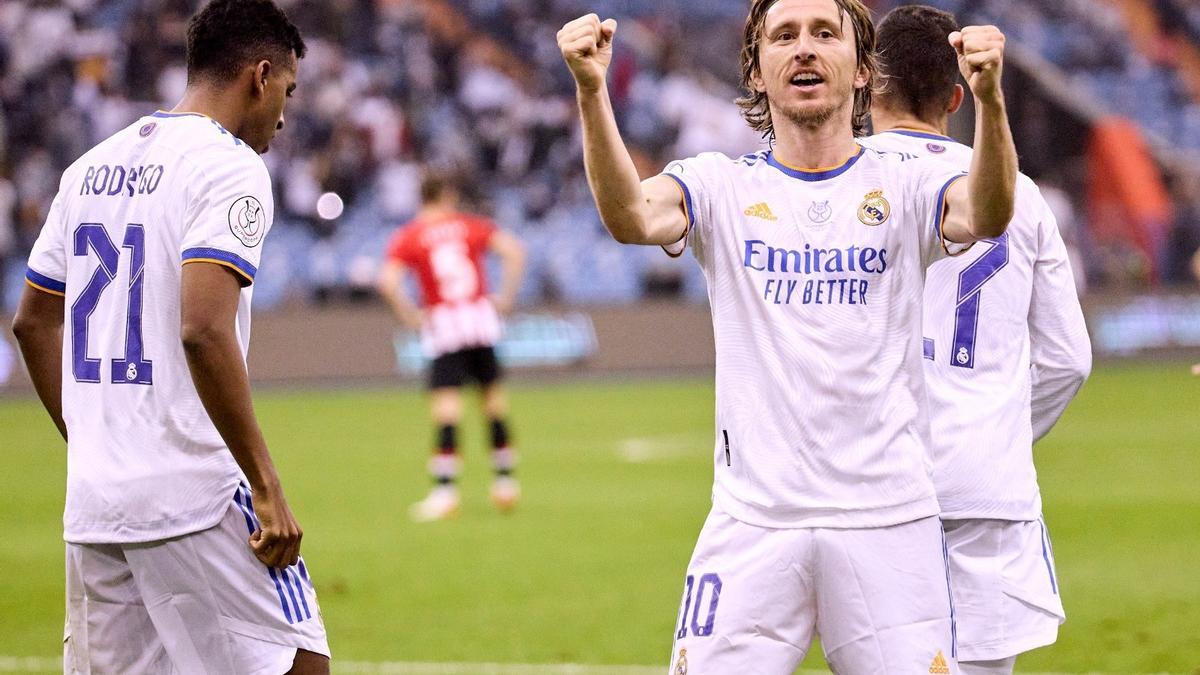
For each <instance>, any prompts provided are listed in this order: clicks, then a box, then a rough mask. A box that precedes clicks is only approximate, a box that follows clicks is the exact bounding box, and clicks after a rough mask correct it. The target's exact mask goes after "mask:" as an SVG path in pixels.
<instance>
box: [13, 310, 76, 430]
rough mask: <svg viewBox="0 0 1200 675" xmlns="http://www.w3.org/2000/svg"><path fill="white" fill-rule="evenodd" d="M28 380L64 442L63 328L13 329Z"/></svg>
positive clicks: (38, 326)
mask: <svg viewBox="0 0 1200 675" xmlns="http://www.w3.org/2000/svg"><path fill="white" fill-rule="evenodd" d="M13 332H14V333H15V334H16V336H17V343H18V344H19V345H20V348H21V356H22V357H23V358H24V359H25V366H26V368H28V369H29V379H31V380H33V388H34V390H35V391H37V395H38V398H39V399H41V401H42V405H43V406H44V407H45V408H46V412H47V413H49V415H50V419H52V420H53V421H54V426H56V427H58V433H60V434H62V437H63V440H66V438H67V425H66V423H65V422H64V421H63V416H62V339H63V338H62V326H61V325H58V326H50V325H36V326H14V330H13Z"/></svg>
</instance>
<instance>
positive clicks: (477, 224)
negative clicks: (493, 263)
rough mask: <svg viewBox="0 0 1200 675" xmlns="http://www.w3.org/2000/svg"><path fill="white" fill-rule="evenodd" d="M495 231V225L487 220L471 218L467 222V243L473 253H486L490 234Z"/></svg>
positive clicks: (490, 237)
mask: <svg viewBox="0 0 1200 675" xmlns="http://www.w3.org/2000/svg"><path fill="white" fill-rule="evenodd" d="M495 231H496V223H494V222H492V221H491V220H488V219H487V218H471V219H470V220H468V221H467V243H468V246H469V248H470V249H471V250H472V251H474V252H477V253H478V252H482V251H486V250H487V247H488V242H490V241H491V240H492V233H494V232H495Z"/></svg>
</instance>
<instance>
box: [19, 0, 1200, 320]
mask: <svg viewBox="0 0 1200 675" xmlns="http://www.w3.org/2000/svg"><path fill="white" fill-rule="evenodd" d="M932 1H933V3H934V4H937V5H939V6H942V7H943V8H945V9H949V10H951V11H956V12H959V13H960V15H961V16H962V17H963V18H964V20H965V21H967V22H971V21H989V22H995V23H998V24H999V25H1001V26H1002V27H1003V28H1004V29H1005V30H1006V31H1008V32H1009V35H1010V37H1011V38H1012V39H1013V40H1014V41H1020V42H1021V43H1022V44H1023V45H1026V46H1027V47H1029V48H1032V49H1034V50H1036V51H1038V52H1039V53H1041V54H1042V56H1043V57H1044V58H1046V59H1047V60H1049V61H1051V62H1053V63H1055V64H1057V65H1058V66H1059V67H1060V68H1064V69H1065V70H1066V71H1067V72H1068V73H1069V74H1070V76H1071V77H1072V78H1073V79H1078V80H1079V82H1081V83H1082V84H1083V85H1085V86H1088V87H1092V89H1093V91H1095V92H1096V96H1097V99H1098V100H1101V101H1103V102H1104V103H1105V104H1106V105H1107V106H1111V108H1112V109H1113V110H1114V111H1115V112H1119V113H1123V114H1126V115H1134V116H1137V115H1140V117H1139V119H1141V121H1142V123H1143V124H1144V125H1146V127H1147V128H1148V129H1149V130H1151V131H1155V130H1158V131H1159V133H1162V132H1163V130H1165V131H1166V132H1169V133H1170V137H1171V138H1172V140H1173V141H1177V142H1178V143H1179V145H1181V146H1186V145H1188V144H1189V143H1190V144H1192V145H1193V146H1194V147H1196V148H1200V107H1198V106H1197V105H1196V102H1195V101H1194V100H1191V99H1190V98H1189V92H1188V90H1187V88H1186V87H1185V86H1184V85H1183V84H1182V82H1183V80H1182V79H1181V77H1180V76H1179V74H1178V72H1176V71H1177V70H1178V66H1177V64H1175V63H1174V62H1173V61H1172V60H1171V59H1166V60H1165V61H1164V60H1153V59H1149V58H1147V57H1145V56H1143V55H1141V54H1139V53H1137V51H1136V50H1134V49H1131V48H1130V47H1129V44H1130V37H1129V35H1128V33H1127V26H1125V23H1124V21H1125V20H1124V18H1123V16H1122V13H1121V12H1120V11H1119V10H1118V9H1117V8H1115V6H1110V5H1107V4H1104V3H1095V2H1092V1H1091V0H1063V2H1059V3H1046V2H1040V1H1038V0H932ZM199 2H200V0H24V1H23V2H5V3H0V167H5V166H6V167H8V168H9V169H10V171H9V172H8V173H7V177H6V178H4V179H0V259H2V258H3V257H5V256H8V257H10V258H15V259H20V257H21V256H23V255H24V254H25V252H26V251H27V250H28V247H29V246H30V245H31V244H32V241H33V238H34V237H35V236H36V235H37V232H38V230H39V228H40V227H41V224H42V219H43V218H44V216H45V213H46V210H47V208H48V206H49V200H50V199H51V198H52V196H53V194H54V192H55V187H56V185H57V182H58V178H59V175H60V173H61V171H62V170H63V169H64V168H65V167H66V166H67V165H68V164H69V163H70V162H72V161H74V160H75V159H76V158H77V157H78V156H79V155H80V153H82V152H83V151H84V150H86V149H87V148H88V147H90V146H92V145H94V144H95V143H97V142H98V141H100V140H101V139H103V138H105V137H107V136H108V135H110V134H112V133H113V132H114V131H116V130H118V129H120V128H122V127H123V126H125V125H127V124H129V123H131V122H132V121H133V120H135V119H137V118H138V117H139V116H140V115H143V114H146V113H148V112H150V111H152V110H154V109H155V108H162V107H168V108H169V107H171V106H173V105H174V104H175V102H176V101H177V100H178V99H179V96H180V92H181V91H182V89H183V86H184V84H185V78H186V76H185V72H184V70H183V55H184V37H185V26H186V21H187V17H188V16H189V15H190V14H191V12H192V11H194V9H195V8H196V7H197V6H198V4H199ZM281 3H282V4H283V5H284V6H285V7H286V9H287V11H288V12H289V14H290V15H291V17H292V18H293V20H294V21H295V22H296V23H297V25H299V26H300V27H301V29H302V30H303V31H304V33H305V36H306V39H307V41H308V43H309V54H308V56H307V58H306V59H305V61H304V66H303V68H301V71H300V82H299V89H298V90H297V94H296V101H295V104H294V105H292V106H290V107H289V111H288V112H289V115H288V118H287V121H286V122H287V130H286V131H285V132H284V133H283V134H281V135H280V137H279V139H278V141H277V142H276V143H275V144H273V145H272V150H271V152H270V153H269V154H268V155H267V156H266V157H264V159H265V161H266V162H267V164H268V167H269V168H270V169H271V174H272V176H273V178H274V180H275V182H276V202H277V210H276V214H277V215H276V218H277V223H276V227H275V229H274V231H273V233H272V238H271V241H272V242H273V243H272V244H271V248H272V250H277V251H278V253H271V252H270V251H268V254H269V255H268V258H269V259H268V260H267V261H265V264H267V265H268V269H270V270H271V274H268V275H264V283H263V284H262V287H261V288H260V289H259V294H260V295H259V298H260V304H261V305H262V306H270V305H272V304H276V303H279V302H283V301H285V300H287V299H288V298H303V297H305V296H306V295H308V296H311V295H313V294H314V289H324V290H323V295H325V296H334V297H337V296H343V295H345V292H344V291H345V290H346V289H349V288H353V287H354V286H355V285H356V284H357V283H358V282H357V281H356V280H357V279H358V278H359V277H362V276H363V275H364V273H365V272H364V271H363V270H366V269H367V268H368V267H370V266H371V265H374V264H377V262H378V260H377V253H375V252H376V251H378V250H379V247H380V240H381V239H382V237H384V236H386V232H387V231H388V230H390V228H391V227H393V226H395V225H396V224H398V223H400V222H403V221H404V220H407V219H408V218H409V217H411V216H412V214H413V213H414V212H415V210H416V209H417V207H418V201H419V200H418V189H417V188H418V183H419V177H420V171H419V169H418V167H420V166H428V167H431V168H433V169H437V170H442V171H448V172H453V173H456V174H459V175H463V176H467V177H468V179H469V183H468V184H467V185H466V186H465V188H466V191H467V192H468V195H467V196H468V197H469V199H470V201H471V202H472V204H473V206H475V207H477V208H481V209H485V210H487V211H489V212H490V213H491V215H493V216H494V217H496V218H497V219H498V220H500V221H501V222H502V223H503V224H504V225H505V226H506V227H509V228H512V229H514V230H515V231H516V232H517V233H518V234H519V235H520V236H521V237H522V238H524V239H526V240H527V241H530V242H536V245H534V246H531V247H530V269H529V274H528V277H527V278H528V283H527V284H526V287H525V288H524V289H523V290H522V295H521V297H522V299H524V300H542V301H546V300H552V299H556V298H557V299H562V300H564V301H570V302H619V301H628V300H632V299H636V298H638V297H642V296H643V295H644V293H645V292H646V289H653V290H654V292H668V293H673V292H677V291H678V290H679V289H682V291H683V293H684V294H685V295H687V296H688V297H691V298H694V299H699V298H702V297H703V283H701V282H700V279H699V272H698V270H697V268H696V266H695V265H692V264H690V263H687V262H680V261H671V260H667V259H665V258H663V257H662V255H661V253H659V252H658V251H657V250H654V249H646V250H637V249H611V248H609V247H605V246H604V243H603V242H604V241H605V240H604V238H603V231H602V229H601V227H600V225H599V222H598V219H597V217H596V214H595V210H594V207H593V205H592V202H591V199H590V197H589V194H588V189H587V183H586V178H585V176H584V173H583V167H582V159H581V155H582V153H581V149H580V141H579V138H578V130H577V128H576V121H575V103H574V98H573V94H574V92H573V88H572V85H571V80H570V77H569V76H568V74H567V71H566V69H565V67H563V65H562V63H561V58H560V56H559V54H558V51H557V48H556V47H555V43H554V34H555V32H556V31H557V30H558V28H559V27H560V26H561V25H562V24H563V23H565V22H566V21H567V20H569V19H571V18H574V17H575V16H578V15H579V14H582V13H583V12H584V11H590V10H595V11H598V12H601V13H608V12H611V11H613V10H614V9H616V10H617V11H621V12H624V13H623V14H622V15H621V16H620V19H621V38H620V39H619V40H618V43H617V51H616V53H615V55H614V62H613V66H612V71H611V72H612V77H611V89H612V97H613V101H614V106H615V107H616V112H617V116H618V120H619V122H620V124H621V126H622V130H623V133H624V136H625V138H626V139H627V140H628V142H629V143H630V146H631V151H632V152H633V154H634V156H635V158H636V159H637V161H638V163H639V167H640V169H641V170H642V171H643V173H646V174H650V173H654V172H657V171H659V170H660V169H661V168H662V167H663V165H664V164H665V163H666V162H667V161H669V160H671V159H675V158H680V157H684V156H688V155H693V154H695V153H697V152H700V151H709V150H717V151H720V152H724V153H726V154H728V155H731V156H738V155H741V154H744V153H748V152H753V151H755V150H758V149H759V148H760V147H762V140H761V139H760V138H758V137H757V135H756V134H754V133H753V132H752V131H750V130H749V129H748V127H747V126H746V125H745V124H744V122H743V121H742V120H741V118H740V116H739V114H738V112H737V109H736V107H735V106H733V105H732V103H731V101H732V99H733V98H734V97H735V96H736V93H737V92H736V90H735V82H736V79H735V78H736V73H737V70H736V59H735V57H736V49H737V43H738V39H739V36H740V30H741V22H742V19H743V11H744V8H742V7H741V6H738V5H737V3H729V2H727V0H691V1H690V2H686V3H685V2H684V1H683V0H673V1H672V2H667V1H666V0H664V1H663V2H656V3H635V2H628V1H625V0H619V1H618V0H588V1H584V0H281ZM869 4H871V5H872V7H873V8H874V9H875V10H876V11H877V12H883V11H886V10H888V9H890V8H891V7H892V6H894V5H895V4H897V1H896V0H871V2H870V3H869ZM1192 4H1194V3H1187V2H1182V1H1180V0H1156V4H1155V6H1156V7H1157V11H1158V12H1159V16H1160V17H1162V18H1163V20H1164V21H1166V20H1168V19H1169V20H1170V22H1171V23H1172V24H1173V25H1178V24H1181V23H1182V24H1186V28H1185V27H1184V26H1178V27H1179V30H1180V32H1182V33H1185V34H1188V35H1195V30H1194V29H1195V27H1196V25H1195V24H1196V23H1197V10H1196V9H1195V8H1194V7H1192V6H1191V5H1192ZM628 13H632V14H633V16H629V15H628ZM684 24H687V25H688V26H690V28H686V30H688V31H692V29H693V28H695V27H697V26H699V27H700V28H699V30H698V31H693V32H699V33H702V34H705V35H711V36H712V39H711V40H701V41H695V40H683V39H680V38H679V35H680V34H681V31H684V30H685V26H684ZM726 40H728V42H725V41H726ZM714 45H720V47H721V48H720V49H717V48H715V47H714ZM726 52H727V53H726ZM1043 127H1044V128H1043ZM1030 129H1032V130H1031V131H1029V133H1028V134H1027V135H1029V136H1031V137H1032V139H1033V140H1030V141H1028V142H1027V144H1029V145H1035V146H1038V147H1042V148H1051V147H1053V143H1052V142H1051V140H1052V139H1053V135H1054V132H1055V130H1054V124H1053V121H1052V120H1049V119H1048V120H1047V123H1046V124H1044V125H1041V126H1039V125H1037V124H1033V123H1032V122H1031V123H1030ZM1031 152H1032V150H1031ZM1043 155H1044V157H1043ZM1031 158H1032V159H1037V160H1038V161H1034V162H1032V164H1031V165H1037V166H1041V164H1043V163H1047V164H1048V163H1052V162H1054V161H1063V160H1062V158H1061V155H1060V154H1059V153H1056V152H1051V151H1047V152H1044V153H1040V154H1036V153H1035V155H1031ZM1042 159H1044V160H1045V161H1044V162H1043V161H1042ZM1050 168H1053V167H1050ZM331 192H332V193H336V195H337V197H338V198H339V199H340V203H341V204H344V208H341V207H339V208H338V209H337V212H336V213H334V214H329V213H327V214H325V215H321V214H320V213H318V209H317V201H318V199H320V198H321V197H322V195H325V194H327V193H331ZM1074 194H1075V193H1073V192H1070V191H1066V192H1061V193H1059V195H1058V196H1059V197H1061V199H1059V200H1058V207H1056V210H1059V211H1061V213H1060V221H1066V220H1068V219H1069V218H1068V217H1067V216H1065V215H1063V214H1069V213H1071V212H1074V211H1076V210H1077V208H1078V205H1077V204H1073V203H1072V202H1071V199H1070V198H1068V196H1069V195H1074ZM1192 203H1193V206H1192V207H1189V208H1191V210H1190V211H1187V210H1186V209H1183V210H1181V214H1182V215H1183V216H1188V217H1189V218H1192V220H1191V222H1192V223H1194V222H1195V220H1194V217H1195V207H1194V200H1193V202H1192ZM1184 211H1186V213H1185V212H1184ZM1070 219H1073V218H1070ZM1181 222H1182V221H1181ZM1085 225H1086V224H1085V223H1083V222H1080V223H1078V226H1074V227H1073V226H1069V225H1064V234H1065V235H1066V236H1067V237H1068V241H1069V243H1074V244H1075V247H1074V248H1073V249H1072V254H1073V256H1078V255H1079V254H1080V252H1081V251H1082V252H1083V253H1084V254H1088V253H1089V250H1088V248H1087V247H1086V246H1084V245H1083V243H1086V237H1085V234H1086V227H1085ZM1189 227H1191V226H1188V225H1186V223H1185V224H1183V225H1180V226H1177V228H1176V234H1177V235H1178V236H1180V237H1183V239H1182V240H1181V241H1183V242H1184V244H1186V243H1187V241H1190V240H1187V239H1186V237H1187V236H1193V235H1189V234H1188V233H1189V232H1192V230H1191V229H1188V228H1189ZM1068 231H1070V232H1073V233H1074V234H1070V233H1068ZM1072 237H1073V239H1074V241H1073V242H1072ZM1187 246H1191V244H1187ZM1185 248H1186V246H1185ZM1180 255H1181V256H1182V255H1183V254H1182V253H1181V254H1180ZM372 256H375V257H372ZM1110 257H1111V256H1110ZM1116 257H1117V258H1118V259H1119V258H1120V256H1119V252H1118V253H1117V254H1116ZM1105 259H1107V258H1105ZM1073 262H1075V263H1076V265H1075V267H1076V272H1077V274H1082V273H1083V272H1084V269H1085V267H1091V268H1097V269H1104V268H1109V269H1114V268H1115V269H1119V268H1120V264H1116V265H1111V264H1110V265H1105V264H1103V263H1101V264H1096V263H1091V264H1089V265H1085V264H1083V262H1081V261H1079V260H1078V259H1075V260H1073ZM1177 262H1178V261H1176V263H1177ZM272 265H275V266H274V267H272ZM1177 271H1178V270H1177ZM2 272H3V270H2V269H0V278H2V277H3V274H2ZM10 276H11V275H10ZM272 279H274V280H275V281H271V280H272ZM1083 288H1084V283H1083V279H1082V278H1080V289H1081V290H1082V289H1083Z"/></svg>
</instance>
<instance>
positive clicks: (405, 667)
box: [0, 656, 1168, 675]
mask: <svg viewBox="0 0 1200 675" xmlns="http://www.w3.org/2000/svg"><path fill="white" fill-rule="evenodd" d="M331 665H332V666H333V667H332V670H333V672H335V673H356V674H358V675H665V673H666V671H667V668H668V666H666V665H665V664H664V665H662V666H589V665H582V664H577V663H564V664H540V663H449V662H426V663H421V662H408V661H341V660H339V659H336V658H335V659H334V660H333V663H332V664H331ZM58 672H62V658H57V657H45V656H0V673H58ZM795 675H829V673H828V671H825V670H801V671H798V672H797V673H796V674H795ZM1022 675H1109V674H1106V673H1098V672H1093V673H1079V674H1070V673H1023V674H1022ZM1157 675H1168V674H1167V673H1158V674H1157Z"/></svg>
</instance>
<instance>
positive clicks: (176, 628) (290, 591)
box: [63, 486, 329, 675]
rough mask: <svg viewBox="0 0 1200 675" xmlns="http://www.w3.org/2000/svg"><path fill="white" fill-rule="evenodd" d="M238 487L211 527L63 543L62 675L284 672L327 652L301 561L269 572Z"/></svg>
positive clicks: (245, 496)
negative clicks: (302, 656) (144, 539)
mask: <svg viewBox="0 0 1200 675" xmlns="http://www.w3.org/2000/svg"><path fill="white" fill-rule="evenodd" d="M257 526H258V522H257V520H256V518H255V516H254V510H253V507H252V505H251V502H250V492H249V490H247V489H246V488H245V487H243V486H239V487H238V489H237V492H236V493H235V494H234V499H233V500H232V501H231V502H230V504H229V510H228V511H227V512H226V513H225V516H224V517H223V518H222V519H221V522H220V523H218V524H217V525H216V526H214V527H212V528H210V529H207V530H203V531H201V532H195V533H192V534H187V535H183V536H181V537H176V538H174V539H166V540H163V541H156V542H150V543H145V544H71V543H68V544H67V626H66V633H65V635H64V637H63V672H65V673H82V674H89V673H96V674H99V673H163V674H167V673H184V674H187V675H191V674H192V673H220V674H222V675H224V674H227V673H238V674H241V673H247V674H249V673H253V674H255V675H258V674H259V673H261V674H263V675H267V674H277V673H285V672H287V671H288V670H290V669H291V667H292V661H293V660H294V659H295V656H296V650H297V649H304V650H307V651H310V652H315V653H317V654H324V655H325V656H329V644H328V641H327V639H326V637H325V626H324V623H323V622H322V620H321V613H320V609H319V608H318V607H317V595H316V591H315V590H314V589H313V585H312V582H311V580H310V579H309V577H308V570H307V568H306V567H305V565H304V561H303V560H301V561H300V562H298V563H297V564H295V565H293V566H291V567H288V568H286V569H275V568H268V567H266V566H265V565H263V564H262V563H260V562H259V561H258V559H257V558H255V557H254V554H253V553H252V552H251V550H250V546H249V544H248V543H247V541H248V540H249V537H250V532H253V531H254V530H255V529H257Z"/></svg>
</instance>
